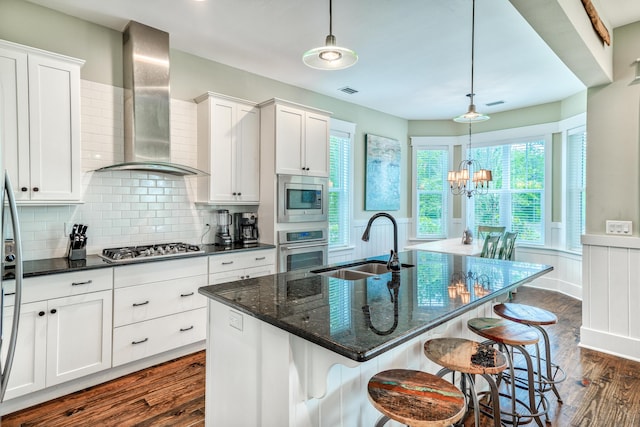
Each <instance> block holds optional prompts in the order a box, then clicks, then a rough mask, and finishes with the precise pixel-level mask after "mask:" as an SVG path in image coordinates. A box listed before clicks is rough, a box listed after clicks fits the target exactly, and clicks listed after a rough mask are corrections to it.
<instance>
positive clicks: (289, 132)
mask: <svg viewBox="0 0 640 427" xmlns="http://www.w3.org/2000/svg"><path fill="white" fill-rule="evenodd" d="M260 107H261V114H262V144H263V146H265V147H271V146H274V150H275V171H276V173H278V174H289V175H310V176H321V177H327V176H329V130H330V129H329V118H330V113H328V112H326V111H322V110H317V109H314V108H311V107H305V106H303V105H299V104H295V103H292V102H288V101H283V100H280V99H272V100H269V101H266V102H264V103H262V104H260ZM268 149H269V150H271V149H270V148H268ZM264 152H265V150H263V155H264Z"/></svg>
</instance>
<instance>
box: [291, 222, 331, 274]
mask: <svg viewBox="0 0 640 427" xmlns="http://www.w3.org/2000/svg"><path fill="white" fill-rule="evenodd" d="M278 243H279V245H278V247H279V251H278V259H279V267H280V269H279V271H280V272H281V273H282V272H286V271H292V270H299V269H302V268H313V267H321V266H323V265H326V264H327V258H328V248H329V241H328V238H327V229H326V228H316V229H307V230H282V231H279V232H278Z"/></svg>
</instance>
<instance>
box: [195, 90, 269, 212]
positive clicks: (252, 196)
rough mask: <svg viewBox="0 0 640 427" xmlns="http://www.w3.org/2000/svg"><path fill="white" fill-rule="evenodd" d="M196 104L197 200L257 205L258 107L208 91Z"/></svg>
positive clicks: (258, 171) (258, 194) (251, 103)
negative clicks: (205, 174) (200, 172)
mask: <svg viewBox="0 0 640 427" xmlns="http://www.w3.org/2000/svg"><path fill="white" fill-rule="evenodd" d="M196 102H197V103H198V168H200V169H201V170H204V171H205V172H208V173H209V176H207V177H201V178H200V181H199V182H198V201H200V202H206V203H225V204H238V205H240V204H257V203H258V202H259V201H260V109H259V108H257V106H256V104H255V103H253V102H250V101H245V100H241V99H237V98H232V97H228V96H225V95H219V94H214V93H211V92H208V93H205V94H204V95H202V96H200V97H198V98H196Z"/></svg>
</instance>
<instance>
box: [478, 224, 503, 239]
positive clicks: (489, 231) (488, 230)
mask: <svg viewBox="0 0 640 427" xmlns="http://www.w3.org/2000/svg"><path fill="white" fill-rule="evenodd" d="M506 229H507V227H502V226H493V225H479V226H478V239H484V238H486V237H488V236H496V235H497V236H502V234H503V233H504V232H505V230H506Z"/></svg>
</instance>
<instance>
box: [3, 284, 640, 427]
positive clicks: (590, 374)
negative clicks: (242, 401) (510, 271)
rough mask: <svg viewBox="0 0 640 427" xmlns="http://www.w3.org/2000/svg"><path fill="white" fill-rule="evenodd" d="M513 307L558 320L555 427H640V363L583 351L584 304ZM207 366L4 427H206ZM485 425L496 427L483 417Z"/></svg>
mask: <svg viewBox="0 0 640 427" xmlns="http://www.w3.org/2000/svg"><path fill="white" fill-rule="evenodd" d="M514 302H521V303H523V304H529V305H535V306H538V307H541V308H545V309H547V310H550V311H552V312H554V313H556V315H557V316H558V324H557V325H553V326H549V327H547V330H548V332H549V335H550V337H551V340H552V351H553V354H554V358H555V360H556V361H557V362H558V363H559V364H560V365H561V366H562V367H563V368H564V370H565V371H566V373H567V379H566V381H564V382H563V383H560V384H559V386H558V389H559V391H560V394H561V396H562V398H563V400H564V403H563V404H559V403H558V402H557V401H556V399H555V398H554V397H553V396H552V394H551V393H549V401H550V411H549V416H550V420H551V423H550V424H548V425H551V426H557V427H567V426H570V427H638V426H640V363H639V362H632V361H629V360H625V359H621V358H618V357H614V356H610V355H607V354H603V353H599V352H596V351H592V350H587V349H581V348H579V347H578V342H579V339H580V337H579V333H580V324H581V318H582V308H581V303H580V301H578V300H575V299H573V298H570V297H567V296H565V295H562V294H558V293H555V292H550V291H544V290H538V289H533V288H521V289H520V290H519V291H518V293H517V294H515V296H514ZM204 364H205V357H204V352H199V353H196V354H193V355H190V356H186V357H183V358H180V359H177V360H175V361H171V362H167V363H164V364H161V365H158V366H154V367H152V368H149V369H146V370H143V371H140V372H136V373H134V374H131V375H128V376H125V377H122V378H119V379H116V380H113V381H110V382H108V383H105V384H101V385H98V386H95V387H91V388H88V389H86V390H83V391H80V392H77V393H73V394H70V395H68V396H65V397H62V398H60V399H56V400H54V401H52V402H47V403H44V404H42V405H38V406H34V407H32V408H27V409H24V410H22V411H18V412H15V413H13V414H9V415H7V416H5V417H3V418H2V427H12V426H25V427H26V426H47V427H58V426H202V425H204V383H205V369H204ZM363 398H364V397H363ZM472 425H473V421H472V419H467V421H466V423H465V426H472ZM482 425H483V426H490V425H492V424H491V423H490V422H489V419H488V418H483V422H482ZM530 425H534V424H530ZM362 427H365V426H362Z"/></svg>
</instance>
